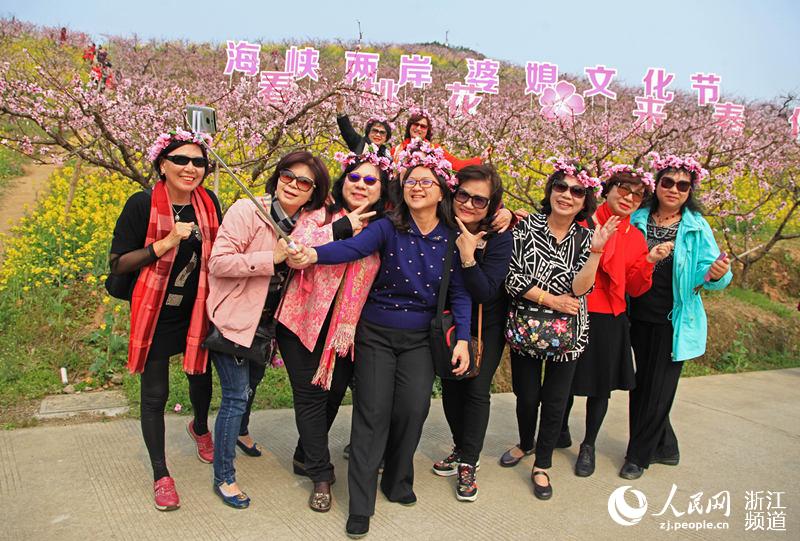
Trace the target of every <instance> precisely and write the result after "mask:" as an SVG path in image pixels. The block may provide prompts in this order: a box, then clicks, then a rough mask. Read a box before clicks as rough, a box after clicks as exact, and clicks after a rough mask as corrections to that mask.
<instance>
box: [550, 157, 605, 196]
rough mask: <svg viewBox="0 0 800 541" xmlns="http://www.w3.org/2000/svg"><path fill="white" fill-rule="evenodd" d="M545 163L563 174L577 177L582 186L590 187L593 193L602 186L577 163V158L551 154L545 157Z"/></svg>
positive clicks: (597, 179) (598, 180)
mask: <svg viewBox="0 0 800 541" xmlns="http://www.w3.org/2000/svg"><path fill="white" fill-rule="evenodd" d="M547 163H549V164H550V165H552V166H553V169H555V170H556V171H561V172H562V173H564V174H565V175H569V176H571V177H575V178H577V179H578V182H580V183H581V184H582V185H583V187H584V188H592V189H593V190H594V191H595V193H597V192H599V191H600V188H602V185H601V184H600V179H599V178H597V177H593V176H591V175H590V174H589V172H588V171H587V170H586V168H585V167H583V166H582V165H580V164H578V162H577V160H570V159H566V158H557V157H555V156H552V157H550V158H548V159H547Z"/></svg>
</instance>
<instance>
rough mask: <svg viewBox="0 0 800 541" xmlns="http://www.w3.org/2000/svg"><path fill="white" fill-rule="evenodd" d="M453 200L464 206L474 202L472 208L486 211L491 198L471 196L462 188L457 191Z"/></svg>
mask: <svg viewBox="0 0 800 541" xmlns="http://www.w3.org/2000/svg"><path fill="white" fill-rule="evenodd" d="M453 198H454V199H455V200H456V201H458V202H459V203H461V204H462V205H466V204H467V201H470V200H472V206H473V207H475V208H476V209H485V208H486V207H487V206H488V205H489V198H487V197H483V196H482V195H470V194H469V193H467V191H466V190H463V189H461V188H459V189H458V190H457V191H456V195H455V196H453Z"/></svg>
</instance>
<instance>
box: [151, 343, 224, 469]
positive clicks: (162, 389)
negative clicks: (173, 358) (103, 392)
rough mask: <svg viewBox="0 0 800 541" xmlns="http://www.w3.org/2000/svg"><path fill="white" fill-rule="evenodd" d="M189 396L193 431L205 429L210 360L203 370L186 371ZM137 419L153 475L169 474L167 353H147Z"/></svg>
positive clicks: (204, 431)
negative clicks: (165, 424)
mask: <svg viewBox="0 0 800 541" xmlns="http://www.w3.org/2000/svg"><path fill="white" fill-rule="evenodd" d="M186 378H187V379H188V380H189V400H190V401H191V403H192V412H193V413H194V426H193V430H194V431H195V434H197V435H200V436H202V435H203V434H206V433H208V410H209V408H210V407H211V362H210V361H209V363H208V367H207V368H206V372H205V373H204V374H192V375H189V374H187V375H186ZM140 391H141V394H140V408H141V409H140V420H141V424H142V437H143V438H144V444H145V446H146V447H147V453H148V455H149V456H150V464H151V466H152V467H153V479H154V480H155V481H158V480H159V479H161V478H162V477H165V476H168V475H169V470H168V469H167V459H166V456H165V452H164V431H165V429H164V408H165V407H166V405H167V399H168V398H169V357H156V358H154V357H153V356H148V357H147V360H146V361H145V364H144V372H142V381H141V389H140Z"/></svg>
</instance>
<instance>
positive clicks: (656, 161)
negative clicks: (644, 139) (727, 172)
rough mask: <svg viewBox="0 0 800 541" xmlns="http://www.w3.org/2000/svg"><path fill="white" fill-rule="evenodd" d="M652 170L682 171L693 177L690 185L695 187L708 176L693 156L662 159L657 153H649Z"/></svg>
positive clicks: (669, 155) (669, 156) (670, 156)
mask: <svg viewBox="0 0 800 541" xmlns="http://www.w3.org/2000/svg"><path fill="white" fill-rule="evenodd" d="M649 158H650V162H651V165H652V167H653V169H655V170H656V171H657V172H658V171H663V170H664V169H683V170H684V171H686V172H688V173H690V174H691V175H692V177H693V179H692V184H693V185H694V187H697V186H698V185H699V184H700V183H701V182H702V181H703V179H704V178H706V177H707V176H708V171H707V170H706V169H703V166H702V165H700V162H698V161H697V160H696V159H694V156H691V155H690V154H686V155H684V156H676V155H675V154H667V155H666V156H664V157H663V158H662V157H661V155H660V154H659V153H658V152H651V153H650V155H649Z"/></svg>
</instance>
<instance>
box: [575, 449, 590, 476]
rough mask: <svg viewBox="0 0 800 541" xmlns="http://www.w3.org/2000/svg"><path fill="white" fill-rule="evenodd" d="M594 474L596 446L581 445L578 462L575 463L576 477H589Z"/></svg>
mask: <svg viewBox="0 0 800 541" xmlns="http://www.w3.org/2000/svg"><path fill="white" fill-rule="evenodd" d="M593 473H594V445H586V444H585V443H582V444H581V450H580V452H579V453H578V460H576V461H575V475H577V476H578V477H589V476H590V475H592V474H593Z"/></svg>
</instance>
